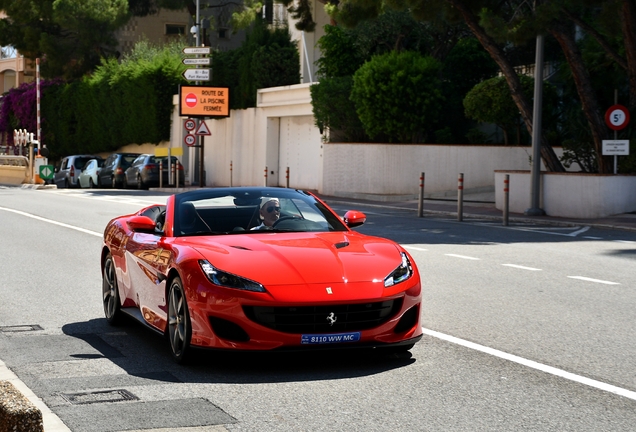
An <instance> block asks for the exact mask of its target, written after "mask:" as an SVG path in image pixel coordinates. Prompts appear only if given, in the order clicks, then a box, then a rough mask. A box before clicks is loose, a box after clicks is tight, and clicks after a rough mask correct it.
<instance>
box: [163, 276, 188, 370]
mask: <svg viewBox="0 0 636 432" xmlns="http://www.w3.org/2000/svg"><path fill="white" fill-rule="evenodd" d="M167 334H168V340H169V341H170V351H171V352H172V357H173V358H174V359H175V361H176V362H177V363H184V362H185V361H186V360H187V358H188V356H189V352H190V339H191V337H192V326H191V323H190V313H189V312H188V303H187V301H186V298H185V293H184V291H183V285H182V283H181V279H180V278H179V277H176V278H174V279H173V280H172V283H171V284H170V291H169V293H168V332H167Z"/></svg>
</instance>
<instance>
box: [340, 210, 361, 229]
mask: <svg viewBox="0 0 636 432" xmlns="http://www.w3.org/2000/svg"><path fill="white" fill-rule="evenodd" d="M366 221H367V215H365V214H364V213H362V212H359V211H357V210H349V211H348V212H346V213H345V215H344V223H345V225H347V226H348V227H349V228H354V227H357V226H360V225H362V224H363V223H365V222H366Z"/></svg>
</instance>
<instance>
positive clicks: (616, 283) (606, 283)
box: [568, 276, 620, 285]
mask: <svg viewBox="0 0 636 432" xmlns="http://www.w3.org/2000/svg"><path fill="white" fill-rule="evenodd" d="M568 277H569V278H570V279H578V280H582V281H587V282H596V283H600V284H605V285H620V283H618V282H611V281H606V280H600V279H592V278H589V277H585V276H568Z"/></svg>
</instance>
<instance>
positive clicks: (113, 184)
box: [110, 176, 117, 189]
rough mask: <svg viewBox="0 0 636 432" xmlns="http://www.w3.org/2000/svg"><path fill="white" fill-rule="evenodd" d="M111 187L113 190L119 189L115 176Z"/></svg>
mask: <svg viewBox="0 0 636 432" xmlns="http://www.w3.org/2000/svg"><path fill="white" fill-rule="evenodd" d="M110 186H111V187H112V188H113V189H117V180H116V179H115V176H113V179H112V181H111V183H110Z"/></svg>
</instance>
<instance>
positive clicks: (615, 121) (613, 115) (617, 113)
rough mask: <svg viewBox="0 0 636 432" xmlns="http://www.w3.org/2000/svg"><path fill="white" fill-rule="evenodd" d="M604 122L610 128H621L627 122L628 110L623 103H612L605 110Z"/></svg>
mask: <svg viewBox="0 0 636 432" xmlns="http://www.w3.org/2000/svg"><path fill="white" fill-rule="evenodd" d="M605 124H607V127H609V128H610V129H612V130H621V129H623V128H625V127H626V126H627V125H628V124H629V111H628V110H627V108H625V107H624V106H623V105H612V106H611V107H609V109H608V110H607V111H606V112H605Z"/></svg>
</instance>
